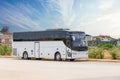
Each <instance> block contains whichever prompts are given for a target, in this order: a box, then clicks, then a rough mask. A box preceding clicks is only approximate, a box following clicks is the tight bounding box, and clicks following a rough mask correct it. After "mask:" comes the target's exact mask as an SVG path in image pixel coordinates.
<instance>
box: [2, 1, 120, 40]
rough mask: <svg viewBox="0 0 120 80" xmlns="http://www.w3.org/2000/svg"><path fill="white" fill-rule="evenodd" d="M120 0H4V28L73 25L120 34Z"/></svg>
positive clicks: (27, 28) (98, 31) (86, 29)
mask: <svg viewBox="0 0 120 80" xmlns="http://www.w3.org/2000/svg"><path fill="white" fill-rule="evenodd" d="M119 21H120V0H0V28H1V27H2V26H9V27H10V31H12V32H17V31H36V30H37V31H38V30H45V29H50V28H69V29H71V30H79V31H85V32H86V33H87V34H90V35H93V36H95V35H110V36H112V37H115V38H118V37H120V22H119Z"/></svg>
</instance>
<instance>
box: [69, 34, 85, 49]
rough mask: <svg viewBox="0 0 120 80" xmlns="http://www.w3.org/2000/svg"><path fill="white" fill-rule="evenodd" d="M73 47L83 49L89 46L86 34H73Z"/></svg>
mask: <svg viewBox="0 0 120 80" xmlns="http://www.w3.org/2000/svg"><path fill="white" fill-rule="evenodd" d="M71 35H72V36H71V37H72V46H73V47H83V46H87V43H86V41H85V34H83V33H72V34H71Z"/></svg>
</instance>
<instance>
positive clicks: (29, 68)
mask: <svg viewBox="0 0 120 80" xmlns="http://www.w3.org/2000/svg"><path fill="white" fill-rule="evenodd" d="M0 80H120V63H119V62H90V61H77V62H69V61H48V60H21V59H14V58H0Z"/></svg>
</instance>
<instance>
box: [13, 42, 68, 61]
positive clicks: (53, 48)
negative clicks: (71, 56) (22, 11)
mask: <svg viewBox="0 0 120 80" xmlns="http://www.w3.org/2000/svg"><path fill="white" fill-rule="evenodd" d="M36 43H38V46H36ZM36 47H38V48H37V49H38V50H36ZM14 48H16V49H17V56H20V57H23V53H24V51H26V52H27V53H28V57H34V58H47V59H54V55H55V53H56V52H59V53H60V54H61V58H63V59H66V46H65V45H64V43H63V41H37V42H34V41H31V42H27V41H25V42H14V43H13V49H14ZM37 52H38V53H37Z"/></svg>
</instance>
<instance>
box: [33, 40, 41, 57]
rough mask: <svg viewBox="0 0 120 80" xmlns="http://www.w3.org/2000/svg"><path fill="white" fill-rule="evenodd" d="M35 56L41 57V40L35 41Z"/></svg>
mask: <svg viewBox="0 0 120 80" xmlns="http://www.w3.org/2000/svg"><path fill="white" fill-rule="evenodd" d="M34 49H35V50H34V56H35V58H40V43H39V42H35V43H34Z"/></svg>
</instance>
